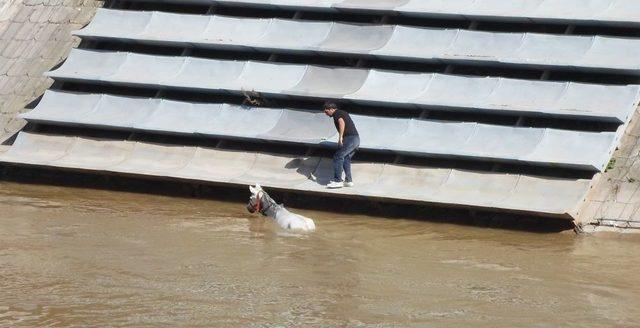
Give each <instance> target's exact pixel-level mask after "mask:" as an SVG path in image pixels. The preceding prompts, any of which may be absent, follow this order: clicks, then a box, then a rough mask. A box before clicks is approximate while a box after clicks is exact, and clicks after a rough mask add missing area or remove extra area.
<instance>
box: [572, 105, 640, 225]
mask: <svg viewBox="0 0 640 328" xmlns="http://www.w3.org/2000/svg"><path fill="white" fill-rule="evenodd" d="M609 166H610V168H609V169H608V170H607V171H606V172H605V173H603V174H602V175H600V177H599V180H598V181H597V183H596V184H595V187H594V188H593V190H592V191H591V192H590V194H589V197H588V198H587V203H586V204H585V207H584V208H583V210H582V213H581V215H580V217H579V221H580V223H581V224H583V225H584V227H583V228H584V230H585V231H605V230H621V229H623V230H626V231H632V230H633V231H638V232H640V109H638V110H636V113H635V115H634V116H633V119H632V121H631V123H630V124H629V126H628V127H627V131H626V133H625V135H624V137H623V138H622V140H621V143H620V145H619V146H618V150H617V151H616V152H615V153H614V161H612V162H611V163H610V165H609Z"/></svg>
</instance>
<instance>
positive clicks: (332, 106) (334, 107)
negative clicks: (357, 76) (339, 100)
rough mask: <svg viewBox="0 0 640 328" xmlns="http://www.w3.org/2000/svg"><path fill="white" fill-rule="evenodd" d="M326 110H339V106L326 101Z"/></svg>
mask: <svg viewBox="0 0 640 328" xmlns="http://www.w3.org/2000/svg"><path fill="white" fill-rule="evenodd" d="M323 108H324V109H338V104H336V103H334V102H333V101H326V102H325V103H324V107H323Z"/></svg>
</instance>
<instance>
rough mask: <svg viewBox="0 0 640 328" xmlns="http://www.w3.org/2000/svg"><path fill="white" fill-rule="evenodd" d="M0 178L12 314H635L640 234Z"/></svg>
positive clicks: (614, 323)
mask: <svg viewBox="0 0 640 328" xmlns="http://www.w3.org/2000/svg"><path fill="white" fill-rule="evenodd" d="M296 212H299V213H301V214H304V215H307V216H309V217H312V218H313V219H314V220H315V222H316V225H317V227H318V231H316V232H315V233H313V234H309V235H292V234H286V233H283V232H281V231H279V230H278V229H277V228H276V227H275V226H274V225H273V224H272V223H271V222H270V221H268V220H265V219H263V218H260V217H256V216H253V215H250V214H248V213H247V212H246V210H245V209H244V204H241V203H228V202H218V201H210V200H198V199H183V198H171V197H164V196H151V195H142V194H133V193H125V192H110V191H100V190H89V189H81V188H63V187H50V186H34V185H19V184H13V183H2V182H0V290H1V293H2V294H1V296H2V297H1V298H0V326H28V327H45V326H53V327H56V326H154V327H155V326H167V327H176V326H203V327H638V326H640V238H639V237H638V236H636V235H619V234H610V235H598V236H578V235H575V234H573V233H572V232H565V233H531V232H522V231H509V230H503V229H494V228H481V227H469V226H459V225H453V224H445V223H432V222H423V221H415V220H403V219H393V220H391V219H385V218H376V217H366V216H349V215H337V214H330V213H323V212H314V211H305V210H296Z"/></svg>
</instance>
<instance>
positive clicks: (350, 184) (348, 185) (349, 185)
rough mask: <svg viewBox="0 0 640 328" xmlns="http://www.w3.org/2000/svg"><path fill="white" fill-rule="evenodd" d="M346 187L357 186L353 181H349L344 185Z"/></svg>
mask: <svg viewBox="0 0 640 328" xmlns="http://www.w3.org/2000/svg"><path fill="white" fill-rule="evenodd" d="M344 186H345V187H353V186H355V184H354V183H353V181H347V182H345V183H344Z"/></svg>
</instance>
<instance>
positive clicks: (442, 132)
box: [0, 0, 640, 226]
mask: <svg viewBox="0 0 640 328" xmlns="http://www.w3.org/2000/svg"><path fill="white" fill-rule="evenodd" d="M73 35H75V36H76V37H79V38H80V39H81V40H82V42H81V43H80V45H79V46H78V47H77V48H74V49H72V50H71V51H70V53H69V55H68V58H66V60H64V62H62V63H61V64H60V65H57V66H56V67H53V65H52V67H49V68H51V69H50V70H49V71H48V72H46V73H45V76H46V77H48V78H51V79H53V80H54V81H55V83H54V84H53V85H52V86H51V88H49V89H48V90H47V91H46V92H44V94H43V95H42V97H41V99H39V100H38V101H37V102H35V104H34V106H33V109H31V110H24V111H22V113H21V114H19V117H20V118H21V119H24V120H26V122H28V125H27V126H26V127H25V128H23V129H22V131H20V132H19V133H17V134H15V135H14V136H13V138H11V139H10V140H9V141H8V142H6V144H7V145H9V146H10V147H7V149H5V150H4V152H2V153H0V162H1V163H2V165H3V166H5V167H30V168H46V169H52V170H60V171H74V172H84V173H91V174H105V175H125V176H135V177H140V178H149V179H171V180H178V181H183V182H187V183H202V184H214V185H221V186H242V185H248V184H253V183H260V184H261V185H263V186H265V187H270V188H275V189H278V190H283V191H288V192H294V193H304V194H313V195H320V196H330V197H342V198H358V199H374V200H376V201H388V202H394V203H411V204H424V205H428V206H435V207H447V208H450V207H453V208H464V209H470V210H473V211H475V210H479V211H492V212H506V213H514V214H524V215H533V216H540V217H555V218H561V219H567V220H575V221H576V222H577V223H578V224H582V223H592V222H593V220H594V216H593V215H587V214H585V212H588V209H589V208H590V206H591V204H592V202H591V199H592V198H594V197H595V196H594V195H596V194H598V189H599V188H598V186H599V185H600V184H601V183H602V181H603V180H606V179H605V178H603V175H606V173H605V171H607V170H613V169H614V166H615V165H614V164H615V161H614V160H612V158H615V155H614V152H615V151H616V149H617V148H619V147H620V146H621V145H623V144H624V143H625V141H624V140H626V139H625V137H626V135H625V133H626V134H629V133H630V132H629V131H632V130H633V131H635V128H634V127H633V126H634V125H633V123H634V122H635V121H636V120H637V118H634V115H635V113H636V110H637V107H638V104H639V103H640V3H638V2H637V1H631V0H598V1H595V0H594V1H585V0H579V1H578V0H519V1H511V2H504V1H492V0H465V1H455V2H454V1H448V2H447V1H436V0H376V1H358V0H323V1H306V0H305V1H300V0H297V1H293V0H270V1H268V0H221V1H217V0H173V1H171V0H162V1H160V0H158V1H152V0H144V1H143V0H136V1H109V2H106V3H105V5H104V8H101V9H98V10H97V12H96V13H95V17H93V19H92V20H91V22H90V23H89V24H88V25H86V26H82V27H81V28H80V27H79V28H78V29H76V30H74V31H73ZM325 100H333V101H336V102H338V103H339V104H340V105H341V106H342V107H343V108H344V109H346V110H347V111H348V112H350V113H352V116H353V120H354V122H355V124H356V125H357V127H358V130H359V131H360V134H361V139H362V144H361V147H360V150H359V152H358V154H357V155H356V157H355V158H354V160H355V162H354V168H353V171H354V180H355V182H356V185H355V187H352V188H343V189H339V190H330V189H327V188H326V184H327V183H328V181H329V179H330V178H331V177H332V165H331V157H330V154H331V152H332V151H333V149H335V148H336V147H337V133H336V131H335V128H334V126H333V124H332V122H331V121H330V120H328V119H327V118H326V117H324V114H323V113H322V112H321V110H320V109H321V106H322V103H323V102H324V101H325ZM0 104H2V102H0ZM632 134H634V135H635V132H632ZM626 142H627V143H628V142H629V141H626ZM629 179H630V178H628V179H627V180H628V181H631V180H629ZM634 188H636V189H637V186H635V187H634ZM636 189H634V190H636ZM639 196H640V194H639ZM596 198H597V197H596ZM603 202H604V201H603ZM631 203H632V201H631V197H630V198H629V200H628V201H627V203H625V206H626V205H628V204H631ZM599 206H601V205H600V204H599ZM598 208H601V207H598ZM634 208H635V207H634ZM623 212H624V211H623V210H620V213H623ZM634 213H635V212H634ZM620 215H622V214H620ZM614 221H616V220H614ZM632 221H633V219H632V218H631V215H629V217H628V220H627V221H625V222H632ZM638 222H640V219H639V220H638ZM613 225H615V224H613ZM639 226H640V225H639Z"/></svg>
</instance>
